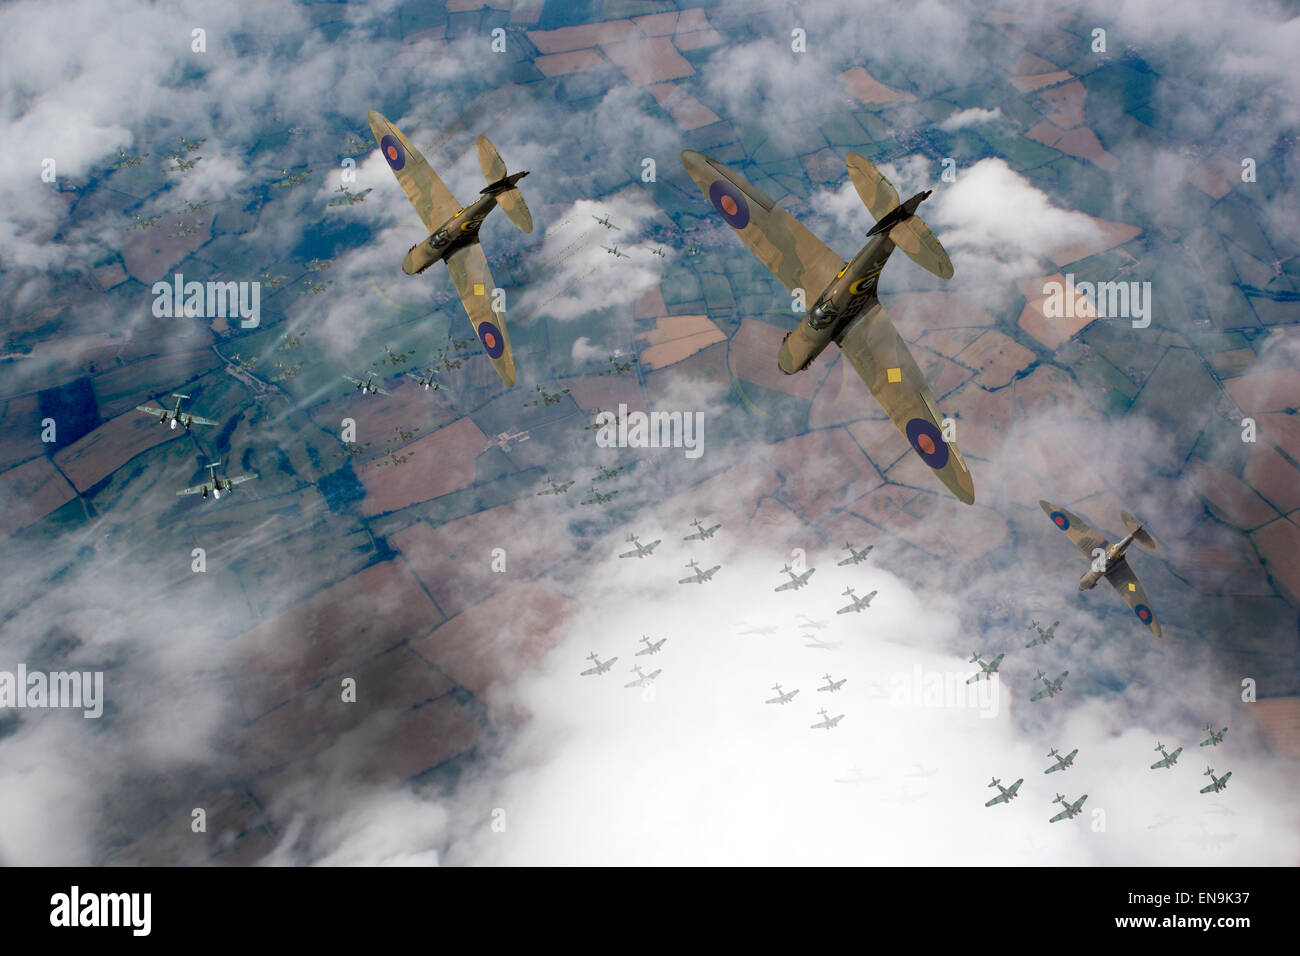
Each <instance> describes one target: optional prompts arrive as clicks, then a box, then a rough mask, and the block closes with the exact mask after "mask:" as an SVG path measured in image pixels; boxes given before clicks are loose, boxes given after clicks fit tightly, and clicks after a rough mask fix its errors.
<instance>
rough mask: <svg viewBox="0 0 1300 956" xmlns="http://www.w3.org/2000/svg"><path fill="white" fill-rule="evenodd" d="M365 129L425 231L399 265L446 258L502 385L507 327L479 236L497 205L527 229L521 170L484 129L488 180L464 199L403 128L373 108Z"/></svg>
mask: <svg viewBox="0 0 1300 956" xmlns="http://www.w3.org/2000/svg"><path fill="white" fill-rule="evenodd" d="M366 118H367V119H368V120H369V121H370V130H371V132H372V133H374V136H375V141H376V142H378V143H379V152H380V153H381V154H382V155H383V157H384V161H385V162H386V163H388V166H389V168H390V169H391V170H392V171H393V175H394V176H396V177H397V181H398V183H399V184H400V185H401V187H402V191H403V192H405V193H406V198H407V199H409V200H410V201H411V205H412V206H414V207H415V211H416V212H417V213H418V214H419V216H420V221H421V222H422V223H424V227H425V229H427V230H428V232H429V236H428V238H427V239H425V240H424V241H423V242H419V243H417V244H416V245H414V246H411V248H410V249H409V250H408V251H407V253H406V258H405V260H404V261H403V262H402V271H403V272H405V273H406V274H407V275H418V274H419V273H421V272H423V271H424V270H425V269H427V268H429V266H431V265H433V264H434V263H435V262H438V261H439V260H441V261H443V262H445V263H446V264H447V271H448V272H449V273H451V281H452V282H453V283H454V284H455V286H456V292H457V293H458V294H459V295H460V301H461V302H462V303H463V304H464V306H465V312H466V313H467V314H468V315H469V320H470V322H471V323H472V324H473V326H474V334H475V335H477V336H478V340H479V341H480V342H481V343H482V344H483V349H484V350H485V351H486V352H487V354H488V358H489V359H491V360H492V367H493V368H495V369H496V371H497V374H498V375H500V376H501V380H502V381H503V382H505V383H506V385H507V386H513V385H514V384H515V360H514V354H513V352H511V350H510V338H509V336H508V335H507V334H506V324H505V313H504V311H497V310H496V309H494V308H493V298H494V293H493V290H494V289H495V288H496V284H495V283H494V282H493V281H492V273H491V271H490V270H489V269H488V262H487V256H485V255H484V254H483V247H482V245H480V243H479V235H478V233H479V228H480V227H481V226H482V225H483V221H484V220H485V219H486V218H487V217H488V215H489V213H491V212H492V210H493V209H495V208H496V207H497V206H500V207H501V209H502V210H504V211H505V214H506V215H507V216H508V217H509V218H510V221H511V222H512V223H514V224H515V225H516V226H517V227H518V228H519V229H521V230H523V231H524V232H532V231H533V217H532V214H531V213H530V212H529V211H528V206H527V204H526V203H525V202H524V197H523V194H522V193H520V191H519V189H518V187H517V186H516V185H515V184H516V183H518V182H519V180H520V179H522V178H523V177H524V176H527V175H528V173H527V171H523V172H518V173H512V174H510V175H507V174H506V164H505V162H504V161H503V160H502V159H501V154H500V153H498V152H497V150H496V147H495V146H493V145H492V144H491V143H490V142H489V141H488V139H487V137H486V136H480V137H478V139H477V141H476V145H477V147H478V161H479V166H480V168H481V169H482V170H483V176H484V177H485V178H486V179H487V182H488V184H487V186H485V187H484V188H483V189H481V190H479V198H477V199H475V200H474V201H473V202H472V203H470V204H469V205H468V206H465V207H462V206H461V205H460V203H458V202H457V201H456V199H455V197H454V196H452V194H451V190H449V189H448V188H447V187H446V186H445V185H444V184H443V182H442V180H441V179H439V178H438V174H437V173H436V172H434V171H433V167H432V166H430V165H429V164H428V162H427V161H426V160H425V158H424V157H423V156H421V155H420V152H419V150H417V149H416V148H415V147H414V146H412V145H411V144H410V142H408V141H407V139H406V137H405V136H403V135H402V133H401V131H400V130H398V129H397V127H395V126H393V124H392V123H390V122H388V120H386V119H385V118H384V117H383V116H382V115H380V114H379V113H377V112H375V111H374V110H371V111H370V112H368V113H367V114H366Z"/></svg>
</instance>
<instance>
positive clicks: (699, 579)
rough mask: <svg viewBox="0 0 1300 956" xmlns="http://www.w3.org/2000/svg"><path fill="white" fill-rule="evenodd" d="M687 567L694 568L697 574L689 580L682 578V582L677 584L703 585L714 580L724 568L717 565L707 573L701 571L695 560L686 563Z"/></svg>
mask: <svg viewBox="0 0 1300 956" xmlns="http://www.w3.org/2000/svg"><path fill="white" fill-rule="evenodd" d="M686 566H687V567H688V568H694V569H695V573H694V574H692V575H691V576H690V577H689V578H682V579H681V580H680V581H678V582H677V583H678V584H703V583H704V582H705V581H709V580H712V578H713V575H715V574H716V573H717V572H718V570H719V569H720V568H721V567H722V565H720V564H715V565H714V566H713V567H711V568H709V570H707V571H705V570H703V569H701V568H700V566H699V565H698V564H696V563H695V560H694V559H693V558H692V559H691V560H690V561H687V562H686Z"/></svg>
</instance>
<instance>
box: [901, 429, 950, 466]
mask: <svg viewBox="0 0 1300 956" xmlns="http://www.w3.org/2000/svg"><path fill="white" fill-rule="evenodd" d="M906 434H907V440H908V441H909V442H911V443H912V447H913V448H915V449H916V453H917V454H918V455H920V456H921V460H922V461H923V462H925V463H926V464H927V465H929V466H930V467H931V468H935V469H938V468H942V467H943V466H944V465H946V464H948V445H947V443H946V442H945V441H944V440H943V433H942V432H940V431H939V429H938V428H936V427H935V426H934V425H933V424H932V423H930V422H928V421H926V420H925V419H924V418H913V419H912V420H911V421H910V422H908V423H907V431H906Z"/></svg>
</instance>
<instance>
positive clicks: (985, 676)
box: [966, 652, 1007, 684]
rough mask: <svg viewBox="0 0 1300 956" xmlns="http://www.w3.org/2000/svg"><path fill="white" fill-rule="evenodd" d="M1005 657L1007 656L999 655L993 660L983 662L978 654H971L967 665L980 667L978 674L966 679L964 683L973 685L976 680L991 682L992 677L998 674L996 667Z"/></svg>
mask: <svg viewBox="0 0 1300 956" xmlns="http://www.w3.org/2000/svg"><path fill="white" fill-rule="evenodd" d="M1006 656H1007V655H1005V654H999V655H998V656H997V657H995V658H993V660H991V661H988V662H985V661H984V660H983V659H981V658H980V656H979V653H978V652H976V653H974V654H972V655H971V658H970V662H969V663H971V664H978V665H979V666H980V671H979V673H978V674H974V675H972V676H971V677H968V678H966V683H968V684H973V683H975V682H976V681H977V680H991V679H992V678H993V675H994V674H996V673H997V672H998V665H999V664H1001V663H1002V658H1004V657H1006Z"/></svg>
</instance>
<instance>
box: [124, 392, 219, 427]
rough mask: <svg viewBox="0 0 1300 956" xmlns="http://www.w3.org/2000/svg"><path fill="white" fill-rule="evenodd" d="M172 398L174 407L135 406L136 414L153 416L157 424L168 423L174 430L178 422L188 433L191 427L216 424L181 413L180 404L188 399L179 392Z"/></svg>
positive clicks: (187, 413) (173, 394) (173, 393)
mask: <svg viewBox="0 0 1300 956" xmlns="http://www.w3.org/2000/svg"><path fill="white" fill-rule="evenodd" d="M172 398H174V399H176V405H175V406H174V407H173V408H171V409H166V408H158V407H157V406H155V405H137V406H136V407H135V410H136V411H137V412H144V413H145V414H146V415H153V416H154V417H155V418H157V419H158V424H160V425H161V424H163V423H164V422H169V423H170V424H171V427H172V428H173V429H174V428H175V427H176V423H177V422H180V423H181V424H182V425H184V426H185V429H186V430H187V431H188V430H189V427H190V426H191V425H215V424H216V422H214V421H212V420H211V419H209V418H203V417H201V416H199V415H191V414H190V413H189V412H183V411H181V402H183V401H185V399H187V398H189V396H188V395H182V394H180V393H179V392H172Z"/></svg>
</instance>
